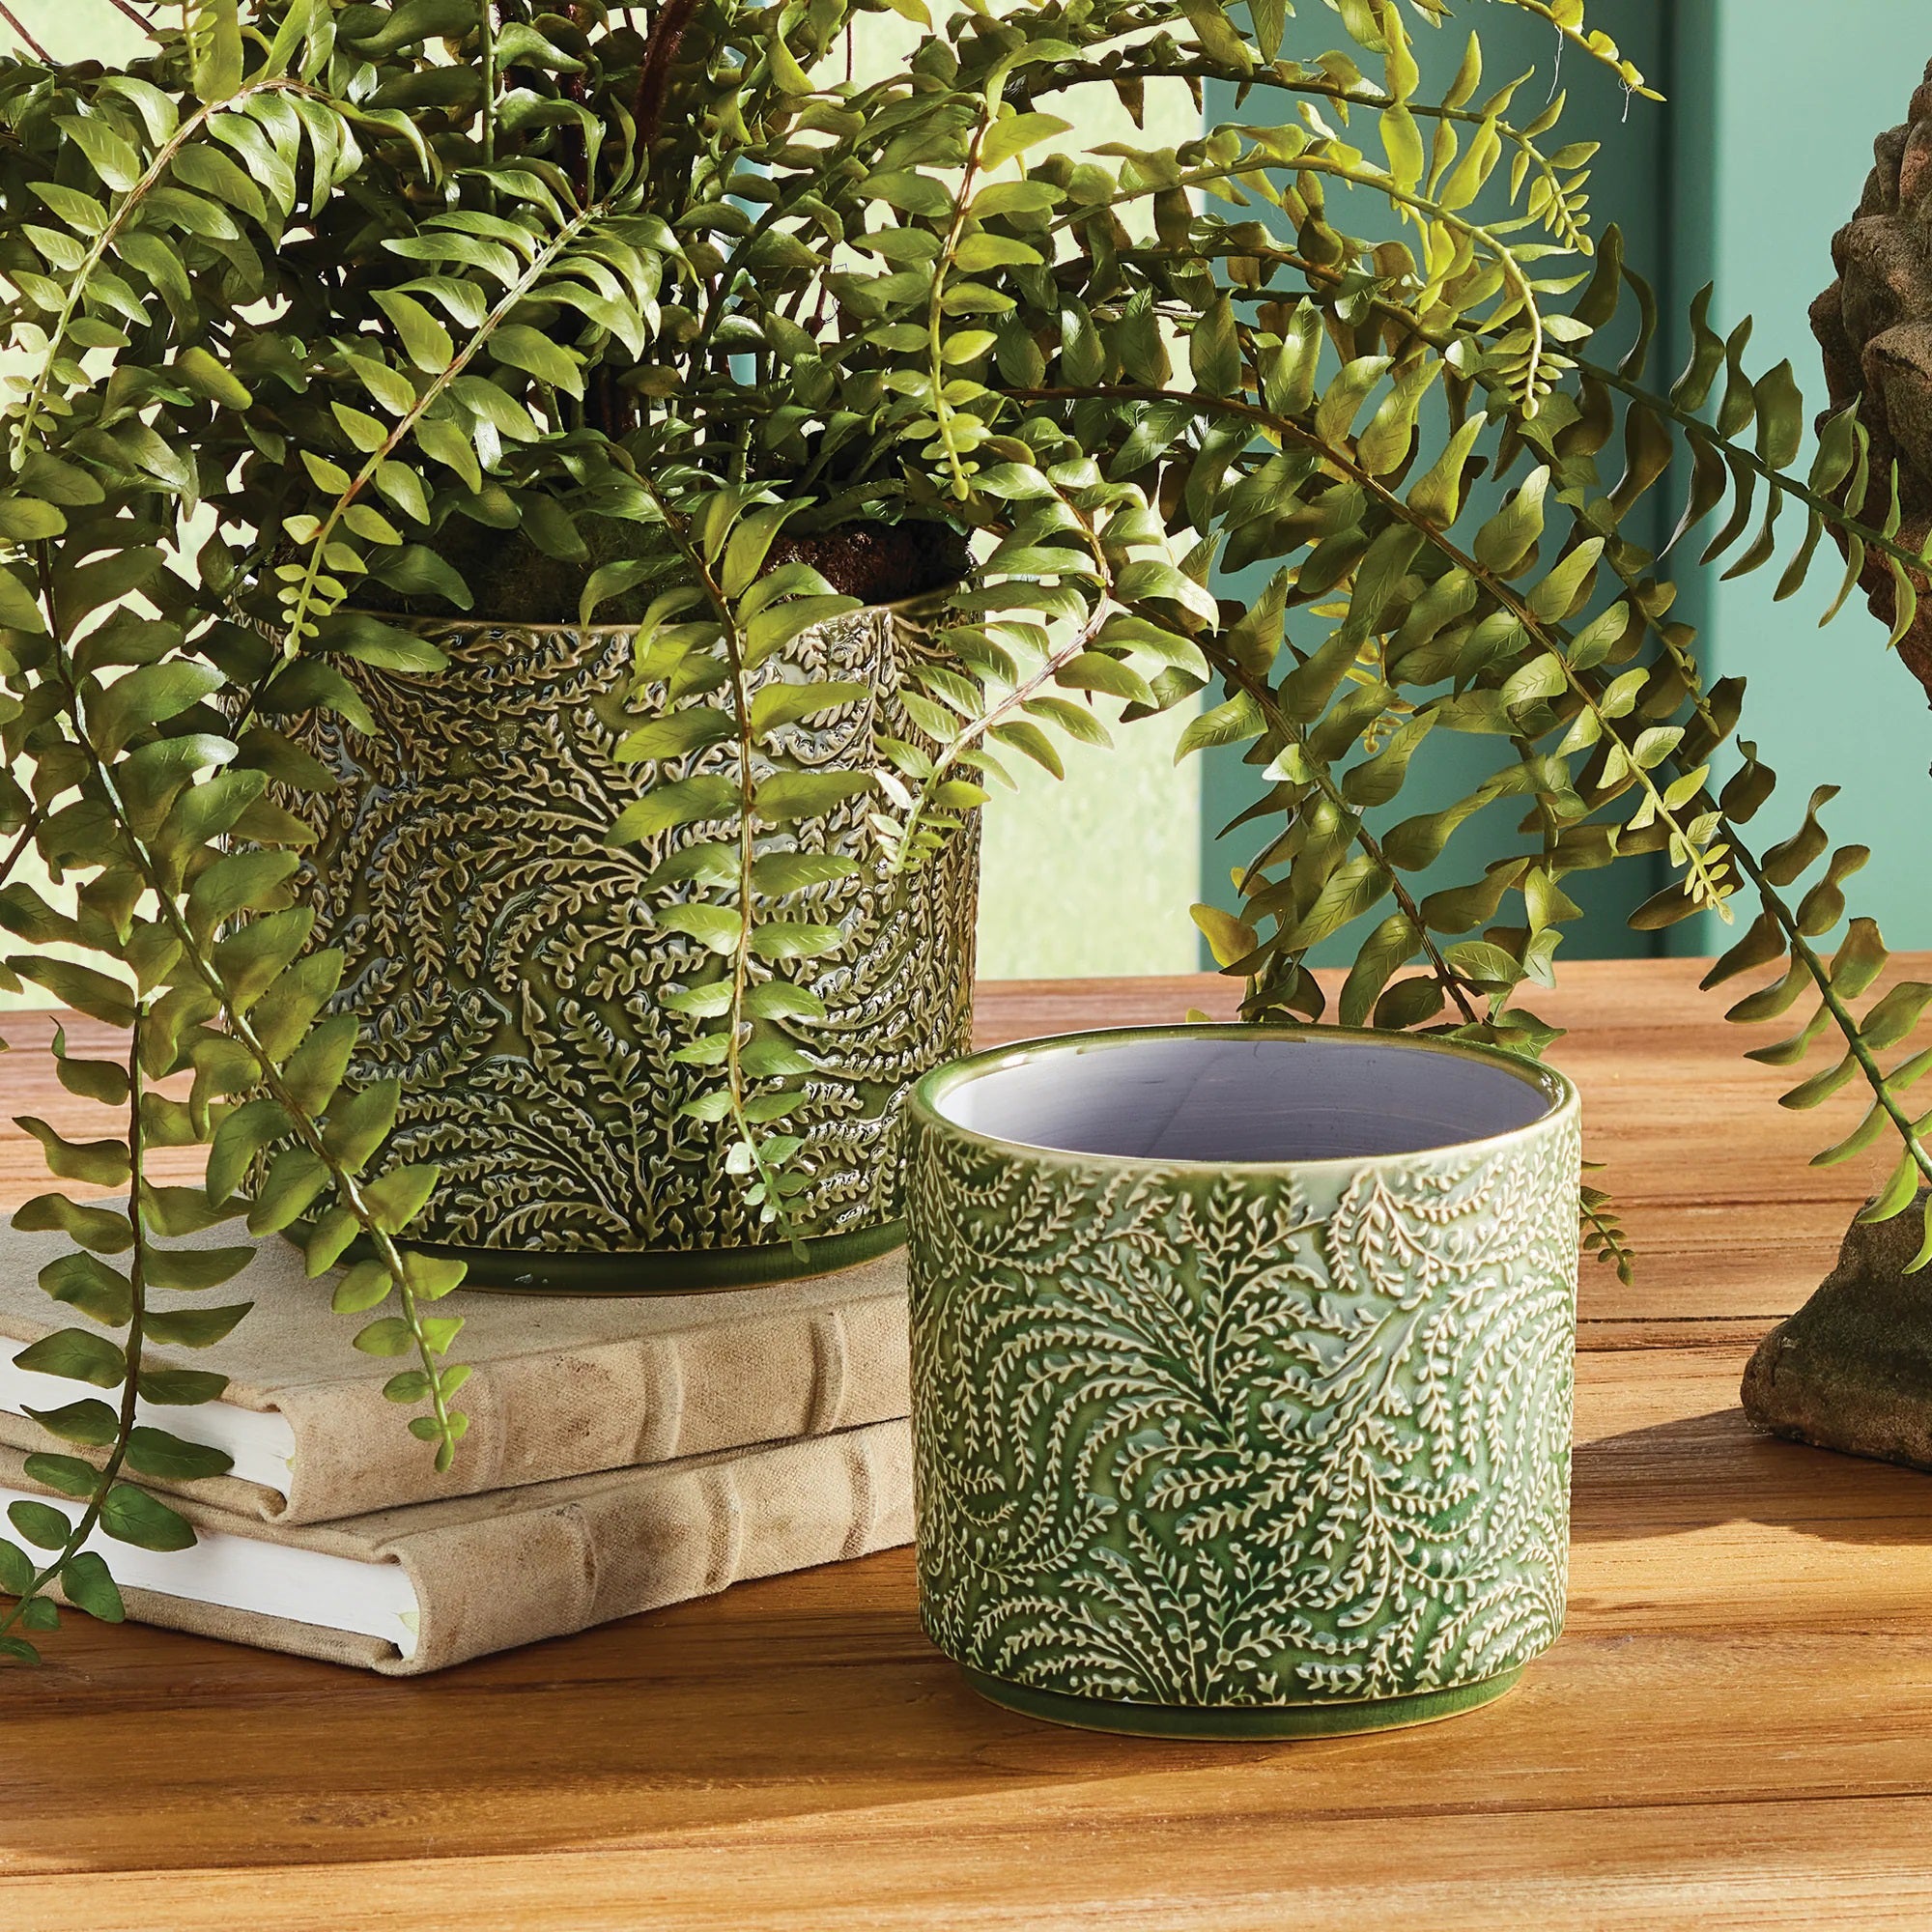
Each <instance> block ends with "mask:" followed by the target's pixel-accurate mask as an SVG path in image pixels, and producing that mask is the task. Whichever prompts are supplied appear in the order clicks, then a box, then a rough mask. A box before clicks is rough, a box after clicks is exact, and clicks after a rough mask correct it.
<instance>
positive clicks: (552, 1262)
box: [303, 608, 978, 1293]
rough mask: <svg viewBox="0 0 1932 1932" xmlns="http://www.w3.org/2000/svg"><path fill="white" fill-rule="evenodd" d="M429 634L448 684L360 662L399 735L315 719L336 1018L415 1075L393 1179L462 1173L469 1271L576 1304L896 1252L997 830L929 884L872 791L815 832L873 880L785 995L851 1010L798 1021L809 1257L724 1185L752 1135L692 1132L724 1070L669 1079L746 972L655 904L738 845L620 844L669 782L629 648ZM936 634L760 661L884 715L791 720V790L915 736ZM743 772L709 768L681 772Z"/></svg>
mask: <svg viewBox="0 0 1932 1932" xmlns="http://www.w3.org/2000/svg"><path fill="white" fill-rule="evenodd" d="M424 628H425V630H426V631H427V632H428V633H429V634H431V635H432V636H433V637H434V638H435V639H436V641H437V642H438V643H439V644H440V646H441V647H442V649H443V650H444V651H445V652H446V653H447V655H448V657H449V659H450V668H448V669H447V670H446V671H443V672H441V673H440V674H438V675H437V676H435V677H431V678H424V677H416V676H411V675H408V674H405V673H399V672H393V671H384V670H377V669H372V668H368V667H363V666H347V665H346V666H345V668H346V669H347V671H348V673H349V675H350V676H351V677H352V679H353V680H354V681H355V683H356V685H357V686H358V688H359V689H360V691H361V693H362V695H363V696H364V698H365V699H366V700H367V702H368V705H369V708H370V710H371V712H372V713H373V714H374V715H375V717H376V718H377V719H379V720H380V721H381V729H380V732H379V734H378V735H377V736H375V737H373V738H371V737H366V736H363V735H362V734H360V733H358V732H355V731H354V730H351V729H350V728H348V727H347V726H346V725H343V724H342V722H341V721H340V720H339V719H335V718H333V717H332V716H330V717H327V718H322V717H321V716H320V715H318V718H317V721H316V722H314V723H312V724H311V725H309V726H308V728H307V734H306V737H305V739H304V742H305V744H306V745H307V748H308V749H309V750H310V751H311V752H313V753H315V754H316V755H317V756H318V757H320V758H321V759H322V760H323V761H324V762H325V763H326V764H327V766H328V767H329V769H330V770H331V771H332V772H333V773H334V775H335V777H336V778H337V780H338V781H339V785H338V788H337V789H336V790H335V791H334V792H332V793H330V794H329V795H328V796H327V798H325V799H321V800H309V801H304V802H303V803H304V809H305V810H306V812H307V815H308V816H309V817H310V818H311V819H312V820H314V821H315V822H316V823H317V825H318V829H319V831H320V833H321V838H320V842H319V844H318V846H317V848H316V849H315V851H314V852H313V853H312V854H311V855H310V857H311V865H310V868H309V871H308V874H307V877H308V882H309V890H310V893H311V895H312V898H313V901H314V903H315V905H316V907H317V910H318V913H319V915H320V917H319V921H318V928H317V934H316V943H317V944H318V945H326V946H338V947H341V948H342V949H343V950H344V952H346V953H347V955H348V964H347V967H346V970H345V972H344V976H343V991H342V993H341V995H340V997H339V1000H338V1005H339V1007H341V1008H342V1009H345V1010H350V1011H354V1012H355V1013H357V1014H358V1015H359V1016H360V1017H361V1018H362V1019H363V1021H364V1028H363V1041H362V1046H361V1048H360V1049H359V1051H358V1058H357V1060H356V1062H355V1065H354V1066H353V1068H352V1071H353V1073H354V1074H355V1076H356V1077H357V1078H358V1079H361V1080H365V1081H366V1080H371V1079H378V1078H384V1077H399V1078H400V1079H401V1080H402V1082H403V1088H404V1099H403V1103H402V1110H401V1115H400V1120H399V1124H398V1127H397V1130H396V1133H395V1135H394V1137H393V1139H392V1140H391V1142H390V1144H389V1148H388V1151H387V1153H386V1156H385V1157H386V1158H387V1159H388V1160H390V1161H392V1162H394V1163H396V1164H403V1163H406V1162H413V1161H424V1160H432V1161H435V1162H437V1163H439V1164H440V1167H441V1169H442V1174H443V1179H442V1182H441V1184H440V1187H439V1188H438V1190H437V1194H436V1197H435V1199H434V1200H433V1201H432V1203H431V1205H430V1207H429V1208H428V1210H427V1212H426V1215H425V1217H424V1224H423V1225H424V1228H425V1232H426V1235H427V1236H428V1238H426V1239H425V1240H424V1241H423V1242H422V1243H421V1245H422V1246H423V1247H425V1248H426V1249H428V1250H430V1251H431V1252H440V1253H446V1254H462V1255H463V1256H465V1257H466V1258H467V1259H468V1260H469V1262H470V1263H471V1265H472V1275H471V1280H472V1282H473V1285H475V1286H477V1287H488V1288H497V1289H501V1290H507V1291H523V1292H560V1293H600V1292H602V1293H652V1292H667V1293H670V1292H686V1291H689V1290H692V1289H703V1288H738V1287H745V1286H749V1285H753V1284H755V1283H760V1282H767V1281H775V1280H780V1279H784V1278H787V1277H790V1276H795V1275H800V1274H813V1273H819V1272H823V1271H824V1270H825V1269H827V1268H830V1267H836V1266H843V1265H847V1264H850V1263H851V1262H854V1261H858V1260H863V1259H866V1258H867V1257H868V1256H870V1255H873V1254H877V1253H881V1252H883V1251H884V1250H885V1249H887V1248H889V1247H891V1246H894V1245H895V1244H896V1241H897V1240H898V1238H899V1230H898V1228H897V1226H896V1221H897V1215H898V1176H899V1165H900V1163H899V1149H898V1125H897V1115H898V1103H899V1100H900V1098H901V1096H902V1095H903V1094H904V1093H905V1091H906V1089H907V1088H908V1087H909V1086H910V1084H911V1083H912V1082H913V1081H914V1080H916V1079H917V1078H918V1077H919V1076H920V1075H921V1074H923V1073H924V1072H926V1071H927V1070H928V1069H929V1068H931V1067H933V1066H935V1065H938V1064H940V1063H941V1062H942V1061H944V1060H946V1059H947V1058H948V1057H949V1056H950V1055H952V1054H955V1053H957V1052H959V1051H961V1050H962V1049H963V1048H964V1047H965V1046H966V1044H967V1043H968V1041H969V1038H970V1035H971V1026H972V982H973V926H974V914H975V909H976V886H977V877H978V857H977V849H976V843H975V835H974V834H973V833H970V832H969V833H968V834H966V835H964V836H961V837H956V838H953V839H952V841H951V843H950V844H949V846H948V848H947V850H946V851H945V852H944V853H943V854H942V855H941V856H940V857H939V858H938V859H937V860H936V861H935V862H934V863H933V865H932V866H931V867H929V868H928V869H927V870H925V871H924V872H922V873H920V874H918V875H916V876H915V877H914V878H912V879H911V880H910V881H909V882H908V881H901V880H894V881H888V880H887V878H886V876H885V867H884V865H883V861H882V858H881V855H880V853H879V851H878V848H877V844H876V840H875V838H874V835H873V833H872V831H871V829H870V827H869V826H868V824H867V816H866V814H867V810H868V806H867V801H866V800H865V799H864V798H860V799H857V800H854V801H851V802H850V803H849V804H848V805H846V806H844V807H841V808H840V809H839V810H838V811H836V812H834V813H833V814H831V815H830V816H828V817H826V818H823V819H819V820H814V821H810V823H808V824H806V825H803V826H800V827H798V828H796V830H797V832H798V834H799V837H800V842H801V843H804V844H806V845H808V846H809V847H810V849H820V848H821V847H822V848H823V849H826V850H829V851H835V852H838V853H840V854H843V855H845V856H848V857H852V858H856V859H858V860H859V861H860V862H861V865H862V867H864V870H863V871H862V873H861V874H860V876H858V877H857V878H854V879H851V880H848V881H838V882H835V883H834V884H831V885H828V886H825V887H822V888H819V889H817V890H816V891H815V892H814V893H813V895H811V897H810V901H803V900H802V901H799V902H798V903H799V908H800V909H799V910H798V911H797V912H795V913H793V914H792V915H791V916H793V917H797V918H809V919H811V920H813V921H817V922H822V923H837V924H839V925H841V926H842V927H843V928H844V930H845V933H846V935H847V936H846V943H845V944H844V945H843V946H842V947H841V948H840V949H839V950H838V951H837V952H833V953H831V954H830V955H828V956H827V957H825V958H823V959H819V960H816V961H813V962H812V963H811V965H810V967H809V968H804V969H795V970H792V971H791V974H790V977H793V978H795V979H797V980H800V981H801V982H803V983H805V984H808V985H810V987H811V989H812V990H813V991H815V992H816V993H817V994H818V996H819V997H820V998H821V999H822V1000H823V1001H824V1003H825V1005H826V1008H827V1009H828V1014H829V1016H828V1017H827V1018H826V1019H823V1020H813V1021H809V1022H798V1023H791V1024H789V1025H788V1026H787V1029H786V1030H787V1031H788V1032H789V1033H790V1035H791V1037H792V1043H793V1044H794V1045H796V1046H797V1047H798V1048H799V1049H800V1050H801V1051H802V1052H803V1053H804V1054H805V1055H806V1056H807V1057H808V1058H809V1059H810V1061H811V1062H812V1071H811V1072H810V1074H809V1075H808V1076H806V1077H805V1080H804V1082H803V1083H802V1084H803V1085H804V1088H805V1093H806V1098H805V1100H804V1103H803V1104H802V1106H801V1107H800V1108H799V1110H798V1111H797V1113H796V1114H795V1115H794V1116H793V1117H792V1118H791V1121H790V1122H788V1130H790V1131H795V1132H798V1133H800V1134H802V1135H803V1136H804V1137H805V1141H806V1151H805V1152H804V1154H803V1155H802V1156H801V1164H802V1165H804V1166H806V1167H808V1168H809V1169H810V1172H811V1174H812V1175H813V1176H814V1184H813V1186H812V1188H811V1190H810V1192H809V1193H808V1194H807V1195H805V1196H803V1197H802V1202H801V1206H802V1213H801V1219H802V1221H803V1223H804V1229H803V1232H804V1234H805V1235H806V1236H807V1237H808V1238H807V1240H806V1241H805V1243H804V1249H803V1252H798V1251H795V1250H794V1248H793V1247H792V1245H791V1243H790V1242H788V1241H785V1240H782V1239H780V1238H777V1237H776V1236H774V1235H773V1234H772V1232H771V1230H770V1229H768V1228H761V1227H760V1226H759V1225H758V1223H757V1221H756V1218H755V1213H754V1210H751V1209H748V1208H746V1207H745V1205H744V1201H743V1183H742V1182H741V1181H740V1180H739V1179H737V1178H735V1177H733V1176H731V1175H727V1174H726V1173H725V1164H724V1143H725V1139H726V1137H727V1136H728V1133H729V1129H728V1126H725V1125H719V1124H711V1123H701V1122H696V1121H693V1120H691V1119H689V1118H680V1116H679V1108H680V1107H681V1106H682V1104H683V1102H684V1101H685V1100H686V1099H687V1098H688V1097H690V1095H691V1094H692V1093H693V1092H694V1091H696V1082H697V1081H698V1079H699V1077H700V1074H699V1070H698V1069H694V1068H691V1067H688V1066H684V1065H679V1064H677V1063H676V1062H674V1061H673V1060H672V1059H671V1057H670V1056H671V1054H672V1052H673V1051H674V1050H675V1049H676V1048H678V1047H680V1046H682V1045H683V1044H684V1043H685V1042H686V1041H687V1040H688V1039H689V1038H690V1037H691V1029H690V1022H689V1021H687V1020H684V1019H681V1018H680V1017H679V1016H677V1015H676V1014H674V1013H667V1012H664V1011H662V1010H661V1009H659V1007H658V1005H657V1003H656V1002H657V996H658V995H659V994H661V993H663V992H665V991H667V990H668V989H669V988H671V987H672V986H675V985H691V984H696V983H699V982H702V981H706V980H712V979H714V978H716V977H717V976H718V975H719V974H720V973H722V972H723V971H724V970H725V969H724V965H723V963H722V962H721V961H720V960H719V959H718V957H717V956H716V955H715V954H713V953H710V952H706V951H705V950H704V949H703V948H702V947H700V946H698V945H697V944H696V942H695V941H693V940H691V939H689V938H687V937H685V936H684V935H682V934H679V933H671V932H665V931H662V930H659V929H656V928H654V927H653V925H652V923H651V919H650V914H649V912H648V910H647V907H646V903H645V901H644V900H643V898H642V897H641V896H640V894H639V887H640V886H641V884H642V882H643V880H644V879H645V878H646V876H647V875H648V874H649V873H650V872H651V871H652V870H653V869H654V868H655V867H657V866H658V865H659V864H661V863H662V862H663V860H664V859H665V858H666V857H667V856H668V853H669V852H670V851H671V850H672V849H673V847H674V846H677V845H681V844H686V843H690V842H693V841H695V840H696V839H699V838H715V837H716V836H718V828H717V827H716V826H712V825H700V826H691V827H685V828H681V829H679V830H676V831H673V832H669V833H667V834H664V835H661V836H660V837H659V838H655V839H652V840H649V841H647V842H645V843H642V844H639V845H631V846H625V847H623V848H621V849H613V848H612V847H611V846H610V845H608V844H607V843H606V834H607V833H608V831H609V830H610V827H611V822H612V821H613V820H614V819H615V818H616V816H617V814H618V812H619V811H621V810H623V808H624V807H625V806H626V805H627V804H629V803H630V802H631V801H632V800H633V799H635V798H637V797H639V795H640V793H641V792H642V791H643V790H644V789H645V788H646V787H647V785H648V783H649V782H650V779H649V777H648V776H647V774H648V773H649V771H650V769H651V768H650V767H647V766H640V765H637V764H621V763H619V762H618V761H617V760H616V758H615V756H614V755H613V754H614V752H615V749H616V746H617V743H618V741H619V739H620V737H621V736H622V735H623V733H624V731H625V730H626V729H627V728H635V725H636V724H637V722H638V721H637V719H636V718H635V717H629V718H628V719H627V716H626V696H627V692H628V689H629V685H630V681H631V675H632V668H631V667H632V648H633V641H634V635H635V634H634V633H633V632H632V631H631V630H630V629H628V628H626V627H623V626H591V627H588V628H582V629H580V628H577V627H574V626H573V627H529V626H524V627H515V628H510V627H502V626H491V625H485V624H439V625H431V626H425V627H424ZM918 637H919V634H918V631H917V628H916V626H915V625H914V623H913V622H912V620H911V618H910V617H909V616H908V614H907V613H906V612H905V611H897V610H893V609H887V608H873V609H869V610H864V611H855V612H853V613H852V614H851V615H849V616H846V617H841V618H836V619H834V620H832V621H831V622H828V623H826V624H822V625H819V626H817V627H816V628H815V629H813V630H810V631H808V632H806V633H805V634H804V635H803V636H802V637H801V638H800V639H797V640H796V641H795V642H794V643H793V644H792V645H790V646H788V647H787V649H786V651H785V653H784V654H783V655H782V656H781V658H779V659H777V660H774V661H773V662H772V663H771V664H769V665H767V666H763V667H761V668H759V671H758V672H757V673H756V674H755V677H754V681H757V682H762V681H763V680H764V679H767V678H776V677H782V676H785V675H787V674H791V675H798V674H801V673H803V674H807V675H810V676H812V677H815V678H824V679H831V678H838V679H853V680H857V681H859V682H863V683H865V684H867V685H868V686H869V687H870V690H871V694H872V695H871V696H869V697H867V698H866V699H863V700H860V701H859V702H857V703H854V704H851V705H848V706H846V707H844V708H843V709H841V710H839V711H837V712H834V713H831V714H829V718H828V720H827V721H823V722H820V721H814V722H812V723H810V724H809V725H795V726H787V727H785V729H784V731H783V734H782V738H781V741H780V743H779V745H778V748H777V750H776V751H775V753H774V755H773V757H772V758H771V760H770V765H771V768H772V769H775V770H776V769H794V770H810V769H812V768H814V767H817V766H821V765H853V764H860V765H863V764H866V763H869V762H870V757H869V749H870V743H871V739H872V735H873V734H874V733H875V732H879V731H883V732H887V733H891V734H894V735H897V736H901V737H903V736H907V735H911V734H912V729H913V727H912V726H911V724H910V721H909V720H908V719H907V718H906V716H905V714H904V712H903V709H902V707H901V705H900V703H899V699H898V686H899V668H900V665H901V664H902V662H903V656H904V653H905V652H907V651H908V650H910V649H915V648H917V647H918ZM733 755H734V754H733V753H730V752H729V751H728V750H726V749H725V748H721V747H714V748H710V749H708V750H706V751H704V752H701V753H696V754H694V756H693V757H692V758H691V759H689V760H688V761H686V762H684V763H682V764H678V765H673V766H668V767H665V768H664V770H665V775H666V776H667V777H669V778H676V777H683V776H686V775H687V774H688V773H689V772H692V771H700V770H708V769H713V768H716V769H719V770H723V769H725V767H726V766H727V765H728V764H729V762H730V759H731V757H732V756H733ZM755 970H757V971H760V972H762V971H764V970H766V969H764V968H763V967H758V968H757V969H755Z"/></svg>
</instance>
